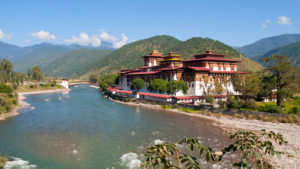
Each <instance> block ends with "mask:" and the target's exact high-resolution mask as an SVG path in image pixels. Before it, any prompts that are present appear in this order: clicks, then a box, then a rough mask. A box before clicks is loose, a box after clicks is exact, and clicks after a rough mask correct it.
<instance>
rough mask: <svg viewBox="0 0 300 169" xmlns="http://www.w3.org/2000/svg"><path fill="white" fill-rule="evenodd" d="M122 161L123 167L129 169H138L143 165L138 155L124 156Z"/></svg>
mask: <svg viewBox="0 0 300 169" xmlns="http://www.w3.org/2000/svg"><path fill="white" fill-rule="evenodd" d="M120 159H121V165H122V166H125V167H127V168H129V169H137V168H138V167H139V166H140V165H141V164H142V162H141V160H139V159H138V155H137V154H135V153H132V152H130V153H127V154H123V155H122V157H121V158H120Z"/></svg>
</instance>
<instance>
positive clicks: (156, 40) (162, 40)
mask: <svg viewBox="0 0 300 169" xmlns="http://www.w3.org/2000/svg"><path fill="white" fill-rule="evenodd" d="M153 49H157V50H159V51H160V52H161V53H163V54H167V53H168V52H171V51H172V52H175V53H176V54H179V55H181V58H182V59H191V58H193V55H194V54H200V53H204V52H205V51H206V50H207V49H212V50H213V51H214V52H215V53H222V54H226V55H227V56H228V57H229V58H237V59H240V60H242V61H243V62H242V63H241V65H240V70H242V71H256V70H261V69H262V68H263V67H262V66H261V65H260V64H258V63H256V62H254V61H252V60H250V59H249V58H246V57H244V56H242V55H241V54H240V53H239V52H237V51H236V50H234V49H233V48H232V47H230V46H228V45H225V44H223V43H222V42H220V41H215V40H212V39H208V38H200V37H197V38H191V39H189V40H186V41H180V40H178V39H176V38H174V37H171V36H166V35H162V36H155V37H152V38H149V39H144V40H139V41H136V42H133V43H130V44H127V45H125V46H123V47H122V48H120V49H118V50H115V51H113V52H112V53H110V54H109V55H107V56H106V57H105V58H104V59H103V60H102V61H101V63H99V64H98V66H97V68H96V69H94V70H93V71H92V72H97V73H117V72H118V71H119V70H120V69H128V68H136V67H141V66H142V65H143V59H142V58H141V56H144V55H146V54H148V53H149V52H150V51H151V50H153ZM87 76H88V75H85V76H84V77H87Z"/></svg>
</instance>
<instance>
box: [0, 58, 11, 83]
mask: <svg viewBox="0 0 300 169" xmlns="http://www.w3.org/2000/svg"><path fill="white" fill-rule="evenodd" d="M12 70H13V65H12V63H11V62H10V61H9V60H7V59H3V60H0V80H1V82H2V83H5V82H8V81H10V80H11V75H12Z"/></svg>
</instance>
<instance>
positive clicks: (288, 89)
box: [263, 54, 299, 107]
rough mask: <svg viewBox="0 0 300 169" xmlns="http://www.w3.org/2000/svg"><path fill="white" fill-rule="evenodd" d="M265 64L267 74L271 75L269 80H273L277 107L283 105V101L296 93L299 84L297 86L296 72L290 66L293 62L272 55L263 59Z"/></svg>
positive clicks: (281, 56) (282, 56) (285, 57)
mask: <svg viewBox="0 0 300 169" xmlns="http://www.w3.org/2000/svg"><path fill="white" fill-rule="evenodd" d="M263 61H264V62H266V63H267V65H268V67H267V69H266V71H267V72H270V73H271V79H272V78H274V79H275V80H274V82H275V89H276V97H277V106H281V107H282V105H283V100H284V99H286V98H288V97H291V96H292V95H293V94H294V93H296V92H298V88H299V84H297V76H298V74H297V73H298V71H297V69H296V68H295V67H294V66H293V65H292V64H293V62H292V61H290V60H289V58H288V57H287V56H284V55H277V54H276V55H272V56H270V57H266V58H263Z"/></svg>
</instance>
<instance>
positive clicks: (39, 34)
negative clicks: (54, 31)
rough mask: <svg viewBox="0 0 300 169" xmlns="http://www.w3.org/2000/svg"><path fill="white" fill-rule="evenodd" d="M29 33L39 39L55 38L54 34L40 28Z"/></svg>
mask: <svg viewBox="0 0 300 169" xmlns="http://www.w3.org/2000/svg"><path fill="white" fill-rule="evenodd" d="M30 35H31V36H32V37H34V38H37V39H41V40H56V37H55V36H54V35H51V34H50V32H46V31H44V30H41V31H39V32H32V33H31V34H30Z"/></svg>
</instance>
